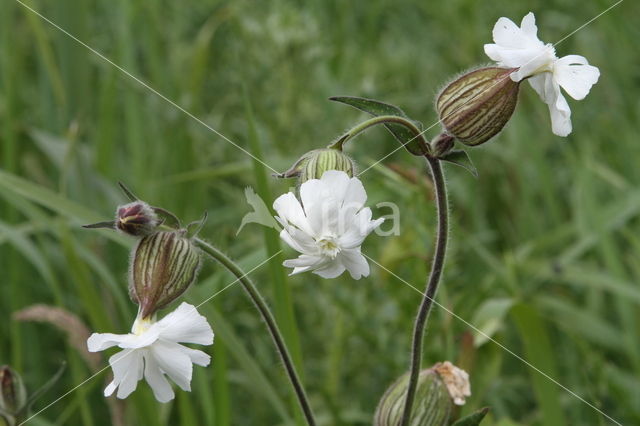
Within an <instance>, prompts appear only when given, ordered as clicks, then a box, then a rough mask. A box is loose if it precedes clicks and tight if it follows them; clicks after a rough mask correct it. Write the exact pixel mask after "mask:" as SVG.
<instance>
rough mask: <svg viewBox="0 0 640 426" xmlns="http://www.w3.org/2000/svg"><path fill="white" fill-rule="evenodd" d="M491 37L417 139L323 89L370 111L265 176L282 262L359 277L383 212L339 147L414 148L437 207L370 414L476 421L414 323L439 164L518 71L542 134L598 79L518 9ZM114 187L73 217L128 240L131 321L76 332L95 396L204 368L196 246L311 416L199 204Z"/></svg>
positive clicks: (443, 213) (3, 410) (437, 257)
mask: <svg viewBox="0 0 640 426" xmlns="http://www.w3.org/2000/svg"><path fill="white" fill-rule="evenodd" d="M493 41H494V43H491V44H486V45H485V46H484V50H485V53H486V54H487V55H488V56H489V58H491V59H492V60H494V61H495V64H492V65H490V66H483V67H478V68H474V69H472V70H470V71H468V72H466V73H463V74H462V75H460V76H458V77H456V78H455V79H453V81H451V82H450V83H448V84H447V85H445V87H444V88H443V89H442V91H441V92H440V93H439V94H438V96H437V97H436V99H435V108H436V111H437V114H438V116H439V121H440V124H441V126H442V130H441V132H440V133H439V134H438V135H436V136H435V137H434V138H432V139H431V140H428V139H427V137H426V136H425V132H426V130H428V129H424V127H423V125H422V124H421V123H420V122H419V121H417V120H415V119H413V118H410V117H408V116H407V115H406V114H405V113H404V112H403V110H402V109H400V108H399V107H397V106H394V105H390V104H388V103H385V102H381V101H377V100H372V99H365V98H360V97H333V98H331V99H332V100H333V101H336V102H341V103H343V104H347V105H349V106H352V107H355V108H357V109H359V110H361V111H364V112H366V113H368V114H370V115H371V118H370V119H368V120H366V121H364V122H362V123H359V124H357V125H356V126H354V127H353V128H352V129H350V130H349V131H347V132H346V133H344V134H343V135H342V136H340V137H339V138H337V139H336V140H334V141H333V142H331V143H330V144H329V145H328V146H327V147H319V148H318V149H314V150H312V151H310V152H308V153H306V154H304V155H302V156H301V157H300V159H299V160H298V161H296V162H295V164H294V165H293V166H292V167H291V168H290V169H289V170H287V171H286V172H284V173H282V174H280V175H278V177H280V178H295V179H297V185H296V188H295V190H293V191H291V192H287V193H285V194H283V195H281V196H280V197H278V198H277V199H275V200H274V203H273V209H274V211H275V213H276V215H275V221H274V220H273V218H271V217H270V216H269V219H270V222H269V223H271V224H273V225H270V226H276V227H278V226H279V231H280V237H281V239H282V240H283V241H284V242H285V243H286V244H287V245H288V246H290V247H291V249H292V250H294V251H295V252H297V255H296V256H294V257H292V258H290V259H288V260H286V261H285V262H284V265H283V266H284V267H286V268H287V269H288V270H289V271H290V273H291V274H304V273H313V274H316V275H319V276H320V277H322V278H326V279H336V278H338V277H341V276H344V275H343V274H345V273H347V274H348V275H349V276H351V277H352V278H354V279H363V278H366V277H368V276H369V275H370V266H369V262H368V260H367V256H366V255H365V253H363V252H362V245H363V243H364V241H365V239H366V238H367V237H368V236H369V235H370V234H371V233H372V232H374V231H375V230H376V229H378V227H380V225H381V224H382V223H383V220H384V219H383V218H373V217H372V216H373V215H372V211H371V209H370V208H369V207H367V205H366V203H367V193H366V190H365V182H363V181H362V180H361V179H360V177H359V176H358V174H357V165H356V162H355V161H354V160H353V159H352V158H351V157H349V156H348V155H347V154H346V153H345V152H344V149H345V148H346V147H348V144H349V143H350V142H351V141H352V140H353V139H355V138H356V137H357V136H359V135H360V134H361V133H363V132H365V131H366V130H367V129H369V128H371V127H374V126H377V125H383V126H385V127H386V128H387V129H388V130H389V131H390V133H391V134H392V136H393V137H394V138H395V139H396V140H398V141H399V142H400V144H401V146H402V147H403V148H404V149H405V150H406V151H407V152H408V153H410V154H411V155H413V156H416V157H420V158H423V159H424V161H425V162H426V165H427V167H428V169H429V171H430V179H431V180H432V182H433V187H434V190H435V207H436V213H437V217H438V220H437V230H436V239H435V251H434V255H433V259H432V261H431V264H430V272H429V274H428V276H427V278H426V284H425V291H424V298H423V299H422V301H421V303H420V306H419V307H418V310H417V314H416V317H415V322H414V325H413V332H412V339H411V344H410V345H408V349H409V350H408V353H409V356H408V358H409V360H408V372H405V373H404V374H399V375H398V376H399V377H398V379H397V380H396V381H395V382H394V383H393V384H392V385H391V386H390V387H389V388H388V389H387V391H386V392H385V393H384V395H382V396H381V399H380V401H379V403H378V407H377V410H376V413H375V416H374V425H375V426H398V425H401V426H407V425H413V426H424V425H434V426H436V425H450V424H454V423H455V424H458V425H477V424H479V423H480V422H481V421H482V419H483V417H484V415H485V414H486V412H487V409H482V410H479V411H477V412H475V413H472V414H471V415H470V416H467V417H465V418H463V419H458V418H457V417H458V412H459V410H458V409H457V406H460V405H462V404H464V403H465V398H466V397H468V396H470V395H471V385H470V380H469V375H468V374H467V373H466V372H465V371H464V370H462V369H460V368H458V367H456V366H455V365H453V364H451V363H450V362H449V361H444V362H435V363H433V362H434V361H435V360H433V361H432V362H431V363H430V364H432V367H430V368H427V369H422V365H421V364H422V358H423V352H422V349H423V336H424V330H425V327H426V324H427V321H428V318H429V313H430V310H431V307H432V305H433V301H434V298H435V297H436V294H437V290H438V286H439V283H440V280H441V276H442V272H443V268H444V264H445V257H446V252H447V242H448V238H449V235H448V234H449V216H448V215H449V206H448V202H447V188H446V183H445V179H444V172H443V167H442V164H443V162H448V163H453V164H456V165H459V166H462V167H463V168H464V169H466V170H468V171H470V172H471V173H472V174H474V175H476V170H475V168H474V166H473V164H472V162H471V160H470V159H469V156H468V155H467V153H466V152H465V151H464V150H462V149H460V145H463V146H471V147H473V146H477V145H480V144H483V143H485V142H487V141H489V140H491V139H492V138H493V137H495V136H496V135H497V134H498V133H499V132H500V131H501V130H502V129H503V128H504V127H505V126H506V125H507V123H508V122H509V120H510V118H511V116H512V115H513V113H514V111H515V109H516V106H517V100H518V96H519V93H520V87H521V83H522V82H523V81H525V80H526V81H528V83H529V84H530V85H531V87H533V89H534V90H535V91H536V92H537V94H538V96H539V97H540V98H541V99H542V100H543V102H544V103H546V104H547V106H548V108H549V112H550V116H551V129H552V131H553V133H554V134H556V135H559V136H567V135H568V134H569V133H571V131H572V126H571V118H570V116H571V110H570V108H569V104H568V102H567V100H566V99H565V97H564V96H563V94H562V91H561V89H562V90H564V91H565V92H566V93H567V94H568V95H569V96H570V97H572V98H574V99H576V100H580V99H583V98H584V97H585V96H586V95H587V94H588V93H589V91H590V89H591V87H592V86H593V84H595V83H596V82H597V80H598V78H599V70H598V68H596V67H594V66H591V65H589V64H588V62H587V60H586V59H585V58H584V57H582V56H577V55H568V56H564V57H562V58H558V57H557V56H556V52H555V48H554V46H553V45H551V44H545V43H543V42H542V41H540V40H539V39H538V36H537V27H536V23H535V17H534V15H533V14H532V13H529V14H527V15H526V16H525V17H524V18H523V19H522V22H521V25H520V26H517V25H516V24H515V23H513V22H512V21H511V20H509V19H507V18H500V19H499V20H498V21H497V23H496V24H495V26H494V28H493ZM425 178H428V177H426V176H425ZM121 187H122V189H123V191H124V193H125V195H126V196H127V197H128V203H127V204H124V205H122V206H120V207H118V208H117V209H116V217H115V219H114V220H112V221H107V222H100V223H96V224H93V225H87V226H86V227H87V228H110V229H113V230H115V231H117V232H122V233H124V234H126V235H128V236H130V237H131V238H135V239H136V244H135V246H134V247H133V249H132V253H131V255H130V271H129V293H130V296H131V300H132V301H133V303H135V304H137V306H138V312H137V315H136V317H135V318H132V319H131V320H132V325H131V328H130V329H129V330H115V331H119V332H120V334H113V333H108V332H107V331H109V330H99V331H100V333H93V334H92V335H91V336H90V337H89V338H88V340H87V347H88V350H89V351H91V352H99V351H104V350H107V349H109V348H113V347H117V348H119V349H120V351H118V352H116V353H115V354H113V355H112V356H111V357H110V358H109V364H110V366H111V369H112V372H113V380H112V381H111V382H110V383H109V384H108V385H107V387H106V389H105V390H104V395H105V396H110V395H112V394H115V395H116V397H117V398H127V397H128V396H129V395H130V394H131V393H132V392H134V391H135V390H136V388H137V386H138V382H140V381H141V380H143V379H144V381H146V382H147V384H148V385H149V386H150V387H151V389H152V391H153V394H154V396H155V398H156V399H157V400H158V401H159V402H162V403H166V402H168V401H170V400H172V399H174V397H175V392H174V388H173V386H172V382H173V383H174V384H176V385H177V386H178V387H179V388H180V389H182V390H184V391H190V388H191V380H192V377H193V374H194V368H193V366H194V364H195V365H198V366H202V367H206V366H208V365H209V364H210V362H211V359H210V356H209V355H208V354H207V353H205V352H204V351H203V350H201V349H196V348H192V347H189V346H187V345H199V346H198V347H199V348H202V347H206V346H208V345H212V344H213V341H214V332H213V329H212V327H211V325H210V324H209V322H208V320H207V319H206V318H205V317H204V316H203V315H201V314H200V313H199V312H198V310H197V309H198V307H197V306H193V305H190V304H188V303H186V302H181V303H179V304H178V302H179V299H180V298H181V297H182V296H183V294H184V293H185V291H186V290H187V289H188V288H189V287H190V286H191V285H192V284H193V283H194V282H195V281H196V279H197V275H198V270H199V268H200V265H201V262H202V257H203V256H207V257H210V258H211V259H213V260H215V261H216V262H218V263H219V264H220V265H222V266H223V267H224V268H226V269H227V270H229V271H230V272H231V273H232V274H233V275H234V276H235V277H236V278H237V281H238V282H239V283H240V284H241V285H242V286H243V288H244V290H245V292H246V294H247V295H248V296H249V298H250V299H251V301H252V302H253V304H254V305H255V307H256V309H257V312H258V314H259V315H260V316H261V318H262V319H263V320H264V322H265V325H266V327H267V330H268V332H269V334H270V336H271V338H272V340H273V342H274V345H275V349H276V351H277V353H278V354H279V356H280V359H281V361H282V364H283V366H284V370H285V373H286V374H287V377H288V379H289V382H290V384H291V386H292V389H293V394H294V395H295V397H296V398H297V401H298V402H299V405H300V409H301V411H302V413H303V415H304V419H305V420H306V422H307V423H308V424H309V425H315V424H316V420H315V418H314V415H313V411H312V409H311V405H310V403H309V400H308V398H307V395H306V392H305V389H304V387H303V385H302V382H301V380H300V378H299V375H298V373H297V371H296V368H295V366H294V364H293V362H292V360H291V356H290V354H289V352H288V349H287V346H286V344H285V341H284V339H283V338H282V334H281V332H280V330H279V328H278V325H277V323H276V321H275V319H274V316H273V315H272V313H271V311H270V309H269V307H268V305H267V303H266V302H265V300H264V298H263V297H262V296H261V294H260V293H259V292H258V290H257V288H256V286H255V285H254V284H253V282H252V281H251V279H250V278H249V277H248V276H247V274H246V273H245V272H243V271H242V270H241V269H240V268H239V267H238V266H237V265H236V264H235V263H234V262H233V261H232V260H231V259H230V258H229V257H228V256H226V255H225V254H224V253H223V252H221V251H220V250H218V249H217V248H215V247H214V246H212V245H211V244H209V243H207V242H206V241H205V240H204V239H202V238H200V237H199V233H200V231H201V229H202V226H203V224H204V222H205V220H206V215H205V217H204V218H203V219H202V220H200V221H196V222H192V223H190V224H188V225H186V226H183V225H182V222H181V221H180V220H179V219H178V218H177V217H176V216H175V215H174V214H172V213H171V212H169V211H167V210H165V209H162V208H159V207H154V206H152V205H150V204H148V203H146V202H144V201H142V200H141V199H139V198H138V197H136V196H134V195H133V194H132V193H131V191H129V190H128V189H127V188H126V187H124V186H123V185H121ZM276 222H277V224H276ZM243 224H244V221H243ZM174 303H175V304H177V307H174V309H173V310H172V311H170V312H168V313H162V312H161V311H162V310H163V309H165V308H168V307H169V306H170V305H172V304H174ZM111 331H114V330H111ZM196 374H197V372H196ZM0 386H1V389H0V391H1V392H0V419H5V420H6V421H8V422H9V424H14V423H15V422H16V421H19V420H20V419H23V418H24V416H25V414H26V412H27V411H28V408H29V405H30V403H31V402H32V401H33V397H31V398H28V397H27V393H26V390H25V388H24V386H23V385H22V382H21V379H20V377H19V376H18V375H17V373H16V372H14V371H13V370H11V369H10V368H9V367H2V369H0ZM34 396H37V395H34Z"/></svg>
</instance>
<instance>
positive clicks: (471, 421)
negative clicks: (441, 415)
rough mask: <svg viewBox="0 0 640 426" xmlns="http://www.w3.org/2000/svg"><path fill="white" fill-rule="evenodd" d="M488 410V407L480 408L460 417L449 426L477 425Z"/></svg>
mask: <svg viewBox="0 0 640 426" xmlns="http://www.w3.org/2000/svg"><path fill="white" fill-rule="evenodd" d="M488 412H489V407H484V408H481V409H479V410H478V411H476V412H475V413H472V414H469V415H468V416H466V417H463V418H461V419H460V420H458V421H457V422H455V423H454V424H453V425H451V426H478V425H479V424H480V422H481V421H482V419H484V416H486V415H487V413H488Z"/></svg>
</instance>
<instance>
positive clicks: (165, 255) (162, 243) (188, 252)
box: [129, 231, 200, 318]
mask: <svg viewBox="0 0 640 426" xmlns="http://www.w3.org/2000/svg"><path fill="white" fill-rule="evenodd" d="M199 267H200V253H199V251H198V249H197V248H196V247H195V246H194V245H193V242H192V241H191V240H190V239H189V238H186V237H185V236H184V235H183V232H180V231H176V232H164V231H162V232H156V233H154V234H151V235H148V236H146V237H144V238H142V239H141V240H140V242H139V243H138V245H137V247H136V248H135V250H134V254H133V258H132V261H131V277H130V282H129V292H130V294H131V297H132V298H133V300H134V301H135V302H137V303H138V304H139V305H140V315H141V318H146V317H149V316H151V315H153V313H155V312H156V311H157V310H158V309H161V308H163V307H165V306H166V305H168V304H169V303H171V302H172V301H173V300H175V299H176V298H177V297H178V296H180V295H181V294H182V293H184V292H185V291H186V290H187V288H189V286H190V285H191V284H192V283H193V281H195V279H196V275H197V274H198V269H199Z"/></svg>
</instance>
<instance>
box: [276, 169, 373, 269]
mask: <svg viewBox="0 0 640 426" xmlns="http://www.w3.org/2000/svg"><path fill="white" fill-rule="evenodd" d="M300 200H301V201H302V203H301V202H300V201H298V199H297V198H296V196H295V195H294V193H293V192H289V193H287V194H284V195H281V196H280V197H278V199H276V201H275V202H274V203H273V208H274V209H275V210H276V212H277V213H278V216H276V219H277V220H278V222H280V224H281V225H282V226H283V227H284V229H283V230H282V231H281V232H280V238H282V239H283V240H284V241H285V242H286V243H287V244H288V245H290V246H291V247H292V248H293V249H295V250H297V251H298V252H300V253H301V255H300V256H299V257H298V258H297V259H289V260H286V261H285V262H284V266H286V267H288V268H293V272H292V273H291V274H292V275H293V274H299V273H301V272H307V271H313V273H315V274H318V275H320V276H321V277H323V278H335V277H337V276H339V275H340V274H342V273H343V272H344V271H345V270H347V271H349V274H351V276H352V277H353V278H354V279H360V278H361V277H366V276H368V275H369V264H368V263H367V260H366V259H365V257H364V256H363V255H362V253H361V252H360V246H361V245H362V242H363V241H364V239H365V238H366V237H367V235H369V234H370V233H371V231H373V230H374V229H375V228H377V227H378V226H379V225H380V224H381V223H382V222H383V221H384V219H376V220H371V209H369V208H368V207H364V203H365V202H366V201H367V193H366V191H365V190H364V187H363V186H362V182H360V180H359V179H358V178H350V177H349V176H348V175H347V173H345V172H342V171H337V170H329V171H327V172H325V173H324V174H323V175H322V177H321V178H320V179H310V180H308V181H306V182H304V183H303V184H302V185H301V186H300Z"/></svg>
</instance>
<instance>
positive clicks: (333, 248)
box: [317, 237, 341, 259]
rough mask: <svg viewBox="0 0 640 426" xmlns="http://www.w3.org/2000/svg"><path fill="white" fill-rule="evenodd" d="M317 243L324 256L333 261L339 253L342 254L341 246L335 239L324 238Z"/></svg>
mask: <svg viewBox="0 0 640 426" xmlns="http://www.w3.org/2000/svg"><path fill="white" fill-rule="evenodd" d="M317 243H318V247H320V251H321V252H322V254H323V255H325V256H328V257H330V258H331V259H335V258H336V256H337V255H338V253H340V250H341V249H340V246H339V245H338V241H337V240H336V239H335V238H334V237H322V238H320V239H319V240H317Z"/></svg>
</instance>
